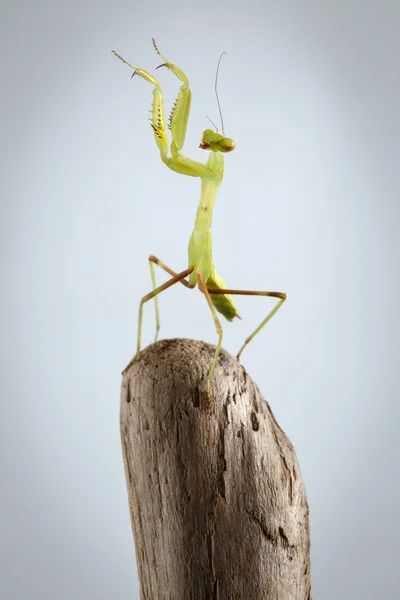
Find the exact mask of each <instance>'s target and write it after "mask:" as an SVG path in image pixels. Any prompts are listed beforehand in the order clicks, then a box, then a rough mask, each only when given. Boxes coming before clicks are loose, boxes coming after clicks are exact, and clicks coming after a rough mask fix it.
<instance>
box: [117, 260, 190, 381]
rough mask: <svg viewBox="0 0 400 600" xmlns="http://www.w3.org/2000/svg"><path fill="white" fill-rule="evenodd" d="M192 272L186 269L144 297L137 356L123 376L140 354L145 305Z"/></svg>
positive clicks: (140, 313)
mask: <svg viewBox="0 0 400 600" xmlns="http://www.w3.org/2000/svg"><path fill="white" fill-rule="evenodd" d="M192 271H193V268H190V269H186V270H185V271H182V272H181V273H178V274H177V275H175V276H174V277H171V279H169V280H168V281H166V282H165V283H163V284H162V285H160V286H158V287H157V288H156V289H154V290H153V291H151V292H149V293H148V294H146V295H145V296H143V298H142V299H141V301H140V304H139V315H138V332H137V345H136V354H135V356H134V357H133V358H132V360H131V361H130V362H129V363H128V365H127V366H126V367H125V369H124V370H123V371H122V374H124V373H125V372H126V371H127V370H128V369H129V367H130V366H131V365H132V364H133V363H134V362H135V360H136V357H137V355H138V354H139V352H140V345H141V336H142V322H143V305H144V304H145V303H146V302H148V301H149V300H151V299H152V298H155V297H156V296H158V294H160V293H161V292H163V291H164V290H167V289H168V288H170V287H171V286H173V285H175V283H178V282H179V281H181V280H182V279H184V278H185V277H187V276H188V275H190V273H191V272H192Z"/></svg>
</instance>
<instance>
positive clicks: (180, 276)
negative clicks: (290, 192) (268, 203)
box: [113, 39, 286, 410]
mask: <svg viewBox="0 0 400 600" xmlns="http://www.w3.org/2000/svg"><path fill="white" fill-rule="evenodd" d="M153 46H154V49H155V51H156V52H157V54H158V55H159V56H160V58H161V59H162V60H163V61H164V62H163V63H162V64H161V65H159V67H157V68H160V67H166V68H167V69H169V70H170V71H171V72H172V73H173V74H174V75H175V76H176V77H177V78H178V79H179V80H180V81H181V82H182V84H181V86H180V89H179V93H178V97H177V99H176V101H175V104H174V106H173V108H172V111H171V114H170V117H169V121H168V128H169V129H170V132H171V136H172V142H171V145H170V147H169V150H170V156H169V155H168V137H167V122H166V119H165V113H164V104H163V97H162V91H161V87H160V84H159V82H158V80H157V79H156V78H155V77H153V75H151V74H150V73H148V72H147V71H144V70H143V69H141V68H137V67H134V66H132V65H131V64H130V63H128V62H127V61H126V60H125V59H124V58H122V56H120V55H119V54H117V52H115V51H114V50H113V54H115V56H116V57H117V58H119V59H120V60H121V61H122V62H123V63H125V64H126V65H128V66H129V67H130V68H131V69H133V73H132V76H131V78H132V77H133V76H134V75H139V77H142V78H143V79H145V80H146V81H148V82H149V83H151V84H152V85H153V86H154V88H153V103H152V111H151V112H152V118H151V119H150V120H151V127H152V129H153V134H154V139H155V142H156V144H157V146H158V149H159V151H160V156H161V160H162V161H163V163H164V164H166V165H167V167H169V168H170V169H172V171H175V172H176V173H180V174H181V175H187V176H189V177H199V178H200V180H201V194H200V204H199V207H198V209H197V214H196V221H195V224H194V229H193V233H192V235H191V237H190V241H189V248H188V254H189V263H188V267H187V269H185V270H184V271H181V272H180V273H177V272H176V271H173V270H172V269H171V268H170V267H168V266H167V265H166V264H165V263H163V262H162V261H161V260H159V259H158V258H157V257H155V256H150V257H149V264H150V274H151V281H152V287H153V289H152V291H151V292H150V293H148V294H146V295H145V296H143V298H142V299H141V301H140V305H139V316H138V332H137V349H136V354H135V356H134V358H133V359H132V360H131V362H130V363H129V364H128V365H127V367H126V368H125V370H124V371H123V372H125V371H126V370H127V369H128V368H129V367H130V366H131V364H132V363H133V362H134V361H135V359H136V357H137V356H138V354H139V352H140V346H141V332H142V320H143V305H144V304H145V303H146V302H148V301H149V300H151V299H153V298H154V303H155V314H156V335H155V341H157V338H158V333H159V329H160V316H159V308H158V295H159V294H160V293H161V292H163V291H165V290H166V289H168V288H170V287H171V286H173V285H175V283H182V284H183V285H184V286H186V287H188V288H190V289H193V288H195V287H196V286H198V288H199V289H200V291H201V292H202V293H203V294H204V297H205V299H206V301H207V304H208V306H209V309H210V311H211V314H212V317H213V319H214V324H215V329H216V332H217V336H218V341H217V345H216V349H215V353H214V357H213V360H212V363H211V366H210V370H209V373H208V378H207V394H208V400H209V405H210V409H211V410H212V408H213V402H212V397H211V381H212V378H213V374H214V370H215V367H216V365H217V362H218V356H219V353H220V349H221V343H222V336H223V331H222V326H221V323H220V320H219V318H218V315H217V313H220V314H222V315H223V316H224V317H225V318H226V319H227V320H228V321H232V320H233V319H234V318H235V317H239V313H238V310H237V307H236V304H235V302H234V300H233V298H232V296H233V295H242V296H270V297H273V298H277V299H278V302H277V303H276V305H275V306H274V308H273V309H272V310H271V311H270V312H269V313H268V315H267V316H266V317H265V319H264V320H263V321H262V322H261V323H260V325H259V326H258V327H257V328H256V329H255V330H254V331H253V332H252V333H251V335H249V337H248V338H246V340H245V342H244V343H243V345H242V347H241V348H240V350H239V352H238V354H237V358H238V359H239V358H240V355H241V354H242V352H243V350H244V349H245V347H246V346H247V344H248V343H249V342H250V341H251V340H252V339H253V338H254V336H255V335H257V333H258V332H259V331H261V329H262V328H263V327H264V326H265V325H266V324H267V323H268V321H269V320H270V319H271V318H272V317H273V316H274V314H275V313H276V312H277V311H278V309H279V308H280V307H281V306H282V304H283V303H284V301H285V300H286V294H284V293H282V292H260V291H250V290H235V289H228V288H227V287H226V286H225V283H224V281H223V280H222V278H221V277H220V275H219V274H218V273H217V270H216V268H215V267H214V264H213V260H212V248H211V220H212V213H213V208H214V202H215V198H216V195H217V191H218V189H219V186H220V185H221V182H222V177H223V174H224V154H226V153H227V152H232V150H234V148H235V142H234V141H233V139H231V138H229V137H226V136H225V130H224V123H223V119H222V113H221V108H220V103H219V98H218V92H217V80H218V69H219V64H220V60H221V57H222V54H221V56H220V59H219V62H218V67H217V75H216V80H215V92H216V96H217V102H218V108H219V112H220V117H221V125H222V134H221V133H218V130H217V131H213V130H212V129H206V130H205V131H203V135H202V137H201V141H200V148H202V149H203V150H207V151H208V152H209V157H208V160H207V161H206V163H204V164H203V163H201V162H198V161H196V160H192V159H191V158H187V157H186V156H184V155H183V154H181V149H182V147H183V144H184V142H185V137H186V128H187V123H188V119H189V112H190V104H191V90H190V87H189V80H188V78H187V77H186V75H185V74H184V72H183V71H182V70H181V69H180V68H179V67H177V66H176V65H174V64H173V63H171V62H170V61H169V60H167V59H166V58H165V56H163V55H162V54H161V52H160V51H159V49H158V47H157V44H156V42H155V40H154V39H153ZM154 265H158V266H159V267H161V269H163V270H164V271H166V272H167V273H168V274H169V275H171V278H170V279H169V280H168V281H166V282H165V283H163V284H162V285H160V286H158V287H157V285H156V277H155V271H154Z"/></svg>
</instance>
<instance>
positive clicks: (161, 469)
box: [121, 339, 311, 600]
mask: <svg viewBox="0 0 400 600" xmlns="http://www.w3.org/2000/svg"><path fill="white" fill-rule="evenodd" d="M213 352H214V348H213V347H212V346H209V345H207V344H205V343H203V342H195V341H192V340H182V339H177V340H166V341H161V342H158V343H156V344H153V345H152V346H150V347H148V348H146V349H145V350H143V352H141V354H140V356H139V359H138V360H137V362H135V363H134V364H133V365H132V367H131V368H130V369H129V370H128V372H127V373H126V374H125V376H124V378H123V382H122V397H121V436H122V446H123V454H124V462H125V472H126V479H127V486H128V495H129V504H130V512H131V520H132V528H133V534H134V539H135V547H136V559H137V566H138V572H139V580H140V585H141V599H142V600H214V599H215V600H217V599H219V600H239V599H240V600H260V599H268V600H311V585H310V558H309V551H310V538H309V523H308V506H307V500H306V494H305V490H304V485H303V481H302V478H301V474H300V469H299V466H298V463H297V459H296V456H295V452H294V449H293V447H292V445H291V443H290V442H289V440H288V439H287V437H286V436H285V434H284V433H283V431H282V430H281V429H280V427H279V425H278V424H277V422H276V420H275V418H274V416H273V414H272V412H271V409H270V407H269V405H268V404H267V403H266V402H265V401H264V400H263V398H262V396H261V394H260V392H259V390H258V388H257V386H256V385H255V384H254V383H253V382H252V381H251V379H250V378H249V377H248V375H247V374H246V371H245V369H244V368H243V367H242V365H241V364H240V363H239V362H238V361H237V360H236V359H235V358H233V357H232V356H230V355H229V354H228V353H227V352H225V351H222V352H221V357H220V360H219V365H218V367H217V369H216V371H215V377H214V380H213V385H212V394H213V400H214V404H215V412H214V413H210V411H209V409H208V404H207V382H206V377H207V373H208V369H209V366H210V364H211V359H212V356H213Z"/></svg>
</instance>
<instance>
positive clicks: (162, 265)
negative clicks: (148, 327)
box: [149, 255, 194, 342]
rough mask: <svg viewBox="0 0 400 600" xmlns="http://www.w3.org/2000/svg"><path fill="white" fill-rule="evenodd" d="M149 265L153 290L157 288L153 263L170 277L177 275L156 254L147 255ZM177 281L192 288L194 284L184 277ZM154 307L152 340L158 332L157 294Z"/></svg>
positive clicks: (156, 336) (155, 339)
mask: <svg viewBox="0 0 400 600" xmlns="http://www.w3.org/2000/svg"><path fill="white" fill-rule="evenodd" d="M149 265H150V276H151V284H152V286H153V291H154V290H155V289H156V288H157V284H156V274H155V271H154V265H158V266H159V267H160V268H161V269H164V271H166V272H167V273H169V275H172V277H176V275H177V273H176V272H175V271H173V270H172V269H170V267H168V266H167V265H166V264H165V263H163V262H162V261H161V260H160V259H159V258H157V257H156V256H153V255H151V256H149ZM179 283H182V284H183V285H184V286H186V287H188V288H190V289H193V288H194V285H191V284H190V283H189V282H188V281H186V279H181V280H180V282H179ZM154 309H155V313H156V335H155V338H154V341H155V342H156V341H157V339H158V333H159V331H160V311H159V308H158V296H157V295H156V296H154Z"/></svg>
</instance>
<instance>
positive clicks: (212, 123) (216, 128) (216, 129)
mask: <svg viewBox="0 0 400 600" xmlns="http://www.w3.org/2000/svg"><path fill="white" fill-rule="evenodd" d="M206 119H208V120H209V121H210V123H211V125H214V127H215V131H216V132H217V133H218V127H217V126H216V124H215V123H214V121H212V120H211V119H210V117H207V115H206Z"/></svg>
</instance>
